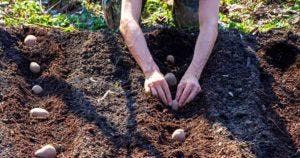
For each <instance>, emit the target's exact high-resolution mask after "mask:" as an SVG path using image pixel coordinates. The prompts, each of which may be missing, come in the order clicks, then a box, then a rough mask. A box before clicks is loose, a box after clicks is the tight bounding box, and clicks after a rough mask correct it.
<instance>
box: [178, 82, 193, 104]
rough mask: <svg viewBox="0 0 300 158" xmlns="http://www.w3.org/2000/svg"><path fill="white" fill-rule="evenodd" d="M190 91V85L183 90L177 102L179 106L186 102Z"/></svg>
mask: <svg viewBox="0 0 300 158" xmlns="http://www.w3.org/2000/svg"><path fill="white" fill-rule="evenodd" d="M191 90H192V86H191V85H190V84H189V85H187V86H186V87H185V88H184V90H183V92H182V94H181V96H180V99H179V102H178V104H179V106H183V103H184V102H185V101H186V99H187V97H188V96H189V95H190V93H191Z"/></svg>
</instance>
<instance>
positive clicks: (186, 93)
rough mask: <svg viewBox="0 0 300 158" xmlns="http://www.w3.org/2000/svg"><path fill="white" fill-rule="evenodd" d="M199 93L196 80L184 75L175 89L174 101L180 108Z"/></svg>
mask: <svg viewBox="0 0 300 158" xmlns="http://www.w3.org/2000/svg"><path fill="white" fill-rule="evenodd" d="M200 91H201V87H200V84H199V81H198V78H197V77H195V76H194V75H189V74H185V75H184V76H183V77H182V79H181V80H180V83H179V84H178V87H177V92H176V100H177V102H178V104H179V106H180V107H182V106H184V105H185V104H186V103H188V102H190V101H192V100H193V99H194V98H195V96H196V95H197V94H198V93H199V92H200Z"/></svg>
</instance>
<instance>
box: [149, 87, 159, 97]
mask: <svg viewBox="0 0 300 158" xmlns="http://www.w3.org/2000/svg"><path fill="white" fill-rule="evenodd" d="M150 89H151V92H152V95H153V96H155V97H157V91H156V89H155V88H154V87H152V86H151V87H150Z"/></svg>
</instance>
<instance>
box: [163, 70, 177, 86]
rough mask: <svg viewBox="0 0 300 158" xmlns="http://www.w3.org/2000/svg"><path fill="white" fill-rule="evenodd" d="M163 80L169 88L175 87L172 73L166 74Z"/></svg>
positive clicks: (175, 81)
mask: <svg viewBox="0 0 300 158" xmlns="http://www.w3.org/2000/svg"><path fill="white" fill-rule="evenodd" d="M165 79H166V81H167V82H168V84H169V86H171V87H173V86H176V85H177V79H176V76H175V75H174V74H173V73H167V74H166V75H165Z"/></svg>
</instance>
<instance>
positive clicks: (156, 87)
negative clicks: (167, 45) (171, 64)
mask: <svg viewBox="0 0 300 158" xmlns="http://www.w3.org/2000/svg"><path fill="white" fill-rule="evenodd" d="M144 88H145V91H146V92H150V91H151V93H152V95H154V96H156V97H159V98H160V99H161V101H162V102H163V103H164V104H166V105H171V104H172V96H171V92H170V89H169V86H168V83H167V81H166V80H165V78H164V75H163V74H161V73H160V72H159V71H158V70H155V71H153V72H152V73H149V74H148V75H146V80H145V84H144Z"/></svg>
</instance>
